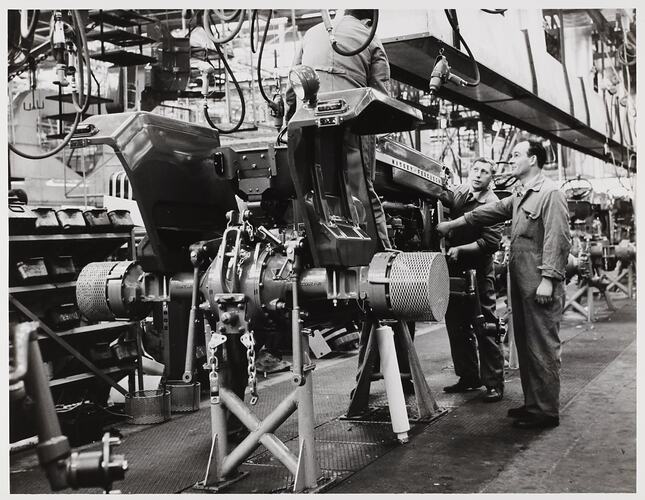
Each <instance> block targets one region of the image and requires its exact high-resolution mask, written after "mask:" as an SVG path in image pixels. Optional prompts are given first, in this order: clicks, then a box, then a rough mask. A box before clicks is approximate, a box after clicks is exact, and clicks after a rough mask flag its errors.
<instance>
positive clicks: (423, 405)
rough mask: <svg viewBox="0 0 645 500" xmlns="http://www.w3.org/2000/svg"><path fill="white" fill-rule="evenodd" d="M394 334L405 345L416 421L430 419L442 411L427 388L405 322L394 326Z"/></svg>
mask: <svg viewBox="0 0 645 500" xmlns="http://www.w3.org/2000/svg"><path fill="white" fill-rule="evenodd" d="M395 328H396V330H395V333H396V334H397V335H400V336H401V340H402V341H403V344H404V345H405V350H406V353H407V356H408V363H409V364H410V375H411V376H412V384H413V385H414V396H415V399H416V403H417V413H418V417H417V418H418V419H419V420H421V419H424V418H432V417H434V416H436V415H437V414H438V413H441V412H442V410H441V408H440V407H439V405H438V404H437V402H436V400H435V398H434V396H433V395H432V391H431V390H430V387H429V386H428V382H427V381H426V378H425V375H424V374H423V370H422V369H421V363H420V362H419V357H418V356H417V351H416V349H415V348H414V344H413V342H412V337H411V336H410V330H409V329H408V325H407V323H406V322H405V321H399V322H398V323H397V324H396V326H395Z"/></svg>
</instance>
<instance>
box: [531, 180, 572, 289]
mask: <svg viewBox="0 0 645 500" xmlns="http://www.w3.org/2000/svg"><path fill="white" fill-rule="evenodd" d="M545 196H546V199H545V200H544V204H543V205H542V207H543V208H542V223H543V225H544V228H545V231H544V240H543V244H542V264H541V265H539V266H538V269H540V271H541V275H542V277H543V278H550V279H552V280H559V281H561V280H564V279H565V267H566V265H567V259H568V257H569V251H570V249H571V230H570V229H569V209H568V207H567V202H566V199H565V197H564V194H563V193H562V192H561V191H559V190H553V191H551V192H549V193H547V194H546V195H545Z"/></svg>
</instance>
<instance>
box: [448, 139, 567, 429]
mask: <svg viewBox="0 0 645 500" xmlns="http://www.w3.org/2000/svg"><path fill="white" fill-rule="evenodd" d="M545 162H546V151H545V150H544V147H543V146H542V144H540V143H539V142H536V141H528V140H525V141H521V142H519V143H518V144H517V145H516V146H515V148H514V149H513V153H512V156H511V159H510V163H511V165H512V167H513V175H514V176H515V177H516V178H517V179H518V180H519V181H520V182H521V183H522V184H523V187H524V191H523V192H521V193H518V195H517V196H509V197H508V198H504V199H503V200H501V201H498V202H495V203H490V204H487V205H485V206H482V207H479V208H476V209H475V210H473V211H471V212H468V213H467V214H464V216H463V217H460V218H458V219H456V220H454V221H449V222H445V223H441V224H439V225H438V226H437V231H439V232H440V233H441V234H447V233H448V232H449V231H451V230H454V229H458V228H460V227H464V226H472V227H482V226H489V225H491V224H497V223H499V222H502V221H504V220H508V219H512V226H511V255H510V264H509V265H510V268H509V271H510V282H511V300H512V309H513V328H514V331H515V341H516V345H517V354H518V360H519V365H520V378H521V382H522V391H523V392H524V405H523V406H520V407H519V408H512V409H511V410H509V412H508V415H509V416H510V417H513V418H515V419H516V420H515V421H514V422H513V425H514V426H515V427H519V428H523V429H531V428H545V427H555V426H557V425H559V423H560V418H559V405H560V353H561V344H560V338H559V336H558V332H559V330H560V320H561V318H562V310H563V307H564V298H565V297H564V286H563V280H564V278H565V265H566V262H567V257H568V255H569V249H570V247H571V235H570V232H569V221H568V219H569V213H568V209H567V202H566V200H565V197H564V194H563V193H562V192H560V191H559V190H558V187H557V185H556V184H555V183H554V182H553V181H551V180H549V179H547V178H546V177H545V176H544V173H543V172H542V167H543V166H544V163H545Z"/></svg>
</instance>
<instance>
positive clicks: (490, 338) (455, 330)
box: [445, 259, 504, 389]
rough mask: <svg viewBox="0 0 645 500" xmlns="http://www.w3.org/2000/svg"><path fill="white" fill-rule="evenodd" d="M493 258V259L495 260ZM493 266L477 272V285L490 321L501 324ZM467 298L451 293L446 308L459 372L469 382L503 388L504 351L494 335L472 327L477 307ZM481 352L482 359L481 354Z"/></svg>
mask: <svg viewBox="0 0 645 500" xmlns="http://www.w3.org/2000/svg"><path fill="white" fill-rule="evenodd" d="M491 260H492V259H491ZM488 267H490V269H488V271H490V272H485V271H486V269H480V270H479V271H481V272H478V273H477V288H478V292H479V301H480V303H481V310H482V314H483V315H484V318H485V321H486V323H495V324H497V317H496V316H495V277H494V275H493V273H492V262H491V263H490V265H489V266H488ZM469 302H470V301H469V300H468V299H467V298H465V297H457V296H451V297H450V302H449V303H448V310H447V311H446V317H445V320H446V329H447V330H448V339H449V340H450V353H451V355H452V362H453V365H454V368H455V374H456V375H457V376H458V377H459V378H462V379H464V381H465V382H469V383H475V382H478V381H481V383H482V384H483V385H485V386H486V387H495V388H498V389H503V387H504V354H503V353H502V350H501V346H500V344H498V343H497V338H496V337H497V336H496V335H494V334H492V333H491V334H488V335H480V336H476V335H475V331H474V329H473V327H472V323H473V320H474V317H473V307H472V305H471V304H470V303H469ZM478 351H479V359H478V356H477V353H478Z"/></svg>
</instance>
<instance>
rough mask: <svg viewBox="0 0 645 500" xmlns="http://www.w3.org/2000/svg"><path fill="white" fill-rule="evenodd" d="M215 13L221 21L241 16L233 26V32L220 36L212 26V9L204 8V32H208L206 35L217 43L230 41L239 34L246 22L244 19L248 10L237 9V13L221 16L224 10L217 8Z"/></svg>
mask: <svg viewBox="0 0 645 500" xmlns="http://www.w3.org/2000/svg"><path fill="white" fill-rule="evenodd" d="M214 13H215V15H216V16H217V17H218V18H219V19H220V20H221V21H224V22H227V21H230V20H233V19H234V18H235V17H237V16H239V19H238V21H237V24H236V25H235V26H234V27H233V29H232V30H231V32H230V33H229V34H228V35H225V36H222V37H219V36H216V35H215V34H214V33H213V30H212V28H211V22H212V18H211V11H210V10H209V9H206V10H204V15H203V16H202V17H203V21H204V23H203V24H204V32H205V33H206V37H207V38H208V39H209V40H210V41H211V42H213V43H214V44H215V45H219V44H223V43H227V42H230V41H231V40H233V38H235V37H236V36H237V34H238V33H239V32H240V30H241V29H242V25H243V24H244V19H245V17H246V10H244V9H240V10H236V11H235V12H234V14H235V15H231V16H224V17H221V16H220V14H221V15H223V13H222V11H218V10H215V11H214ZM218 13H219V14H218ZM213 24H214V23H213Z"/></svg>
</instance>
